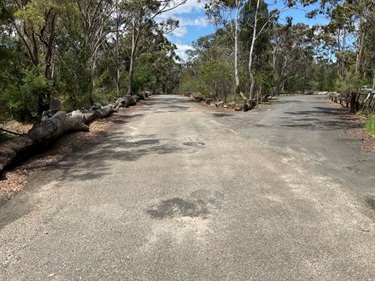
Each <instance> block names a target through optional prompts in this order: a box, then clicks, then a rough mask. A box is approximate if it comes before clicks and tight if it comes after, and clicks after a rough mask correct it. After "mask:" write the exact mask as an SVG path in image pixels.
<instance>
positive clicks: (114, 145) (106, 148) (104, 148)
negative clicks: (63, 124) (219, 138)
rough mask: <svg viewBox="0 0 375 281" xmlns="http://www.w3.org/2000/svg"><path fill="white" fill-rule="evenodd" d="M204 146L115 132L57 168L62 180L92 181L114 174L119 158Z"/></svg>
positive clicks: (93, 143) (184, 150)
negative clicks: (128, 135) (131, 136)
mask: <svg viewBox="0 0 375 281" xmlns="http://www.w3.org/2000/svg"><path fill="white" fill-rule="evenodd" d="M203 147H204V144H202V143H197V145H186V144H185V143H183V142H181V143H179V142H176V141H175V140H167V139H158V138H157V137H156V136H155V135H141V136H137V137H136V139H135V138H130V137H127V136H124V135H123V134H122V133H121V132H113V133H111V134H109V135H107V136H104V137H101V138H100V140H97V141H92V142H90V143H87V144H85V147H83V148H82V149H81V150H80V151H76V152H74V153H73V154H71V155H70V156H69V159H65V160H63V161H62V162H60V163H59V164H57V165H56V167H55V169H58V170H61V171H62V172H63V173H62V176H61V178H60V179H62V180H73V179H74V180H80V181H88V180H93V179H99V178H101V177H104V176H109V175H112V174H113V171H112V168H113V165H114V164H115V162H116V161H121V162H123V161H126V162H134V161H137V160H139V159H140V158H142V157H144V156H148V155H165V154H180V153H195V152H197V151H198V150H200V149H202V148H203Z"/></svg>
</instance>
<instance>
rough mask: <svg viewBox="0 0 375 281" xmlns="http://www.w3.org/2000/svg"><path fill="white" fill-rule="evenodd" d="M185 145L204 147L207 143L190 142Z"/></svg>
mask: <svg viewBox="0 0 375 281" xmlns="http://www.w3.org/2000/svg"><path fill="white" fill-rule="evenodd" d="M183 145H185V146H203V145H205V143H204V142H193V141H188V142H184V143H183Z"/></svg>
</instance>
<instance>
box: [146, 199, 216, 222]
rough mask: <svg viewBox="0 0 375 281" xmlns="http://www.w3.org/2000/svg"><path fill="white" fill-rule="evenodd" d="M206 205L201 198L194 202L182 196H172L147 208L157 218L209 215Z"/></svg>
mask: <svg viewBox="0 0 375 281" xmlns="http://www.w3.org/2000/svg"><path fill="white" fill-rule="evenodd" d="M205 205H206V204H205V203H204V202H203V201H200V200H199V201H195V202H194V201H191V200H184V199H182V198H172V199H168V200H164V201H162V202H161V204H159V205H156V206H153V207H151V209H150V210H147V213H148V214H149V215H150V216H151V217H152V218H155V219H167V218H180V217H192V218H194V217H207V215H208V214H209V212H208V210H207V208H206V206H205Z"/></svg>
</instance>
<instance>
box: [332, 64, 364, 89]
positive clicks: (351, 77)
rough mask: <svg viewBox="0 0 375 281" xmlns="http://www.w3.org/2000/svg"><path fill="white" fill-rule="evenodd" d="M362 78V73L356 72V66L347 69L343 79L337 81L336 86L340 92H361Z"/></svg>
mask: <svg viewBox="0 0 375 281" xmlns="http://www.w3.org/2000/svg"><path fill="white" fill-rule="evenodd" d="M362 83H363V81H362V78H361V76H360V73H358V72H355V70H354V67H351V69H350V70H348V71H347V73H346V75H345V77H344V78H343V79H337V80H336V81H335V88H336V90H337V91H338V92H340V93H345V94H348V93H350V92H353V91H354V92H359V91H360V90H361V88H362Z"/></svg>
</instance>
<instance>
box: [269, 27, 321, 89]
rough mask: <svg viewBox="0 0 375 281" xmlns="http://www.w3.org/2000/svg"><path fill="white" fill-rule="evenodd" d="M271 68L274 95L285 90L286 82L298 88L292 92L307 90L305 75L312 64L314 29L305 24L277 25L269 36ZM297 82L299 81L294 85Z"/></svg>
mask: <svg viewBox="0 0 375 281" xmlns="http://www.w3.org/2000/svg"><path fill="white" fill-rule="evenodd" d="M271 42H272V46H273V47H272V68H273V77H274V83H275V84H274V93H275V94H279V93H280V92H282V91H284V90H285V86H286V85H287V83H288V81H289V82H290V81H293V84H294V85H296V86H297V84H302V85H298V87H293V88H294V90H296V89H298V90H302V91H303V92H304V91H305V90H307V87H308V85H307V84H308V82H307V74H308V71H309V68H310V67H311V66H312V64H313V62H314V56H315V52H314V49H315V44H316V42H315V39H314V28H310V27H309V26H307V25H305V24H301V23H298V24H295V25H293V24H290V25H282V24H278V25H276V26H275V27H274V30H273V33H272V35H271ZM297 81H301V82H298V83H296V82H297Z"/></svg>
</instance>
